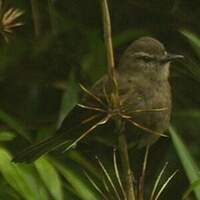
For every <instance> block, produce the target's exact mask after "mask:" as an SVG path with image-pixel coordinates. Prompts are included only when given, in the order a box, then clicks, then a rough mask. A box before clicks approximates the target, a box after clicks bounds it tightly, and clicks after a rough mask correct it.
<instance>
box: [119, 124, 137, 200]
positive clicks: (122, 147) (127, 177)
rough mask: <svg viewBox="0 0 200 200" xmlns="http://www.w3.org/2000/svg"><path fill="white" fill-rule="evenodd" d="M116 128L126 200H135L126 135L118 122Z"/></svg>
mask: <svg viewBox="0 0 200 200" xmlns="http://www.w3.org/2000/svg"><path fill="white" fill-rule="evenodd" d="M116 127H117V129H116V131H117V132H118V148H119V152H120V158H121V165H122V171H123V177H124V184H125V190H126V194H127V200H135V199H136V198H135V192H134V185H133V173H132V171H131V167H130V161H129V153H128V145H127V140H126V135H125V132H124V124H123V123H122V122H121V121H119V120H118V121H117V122H116Z"/></svg>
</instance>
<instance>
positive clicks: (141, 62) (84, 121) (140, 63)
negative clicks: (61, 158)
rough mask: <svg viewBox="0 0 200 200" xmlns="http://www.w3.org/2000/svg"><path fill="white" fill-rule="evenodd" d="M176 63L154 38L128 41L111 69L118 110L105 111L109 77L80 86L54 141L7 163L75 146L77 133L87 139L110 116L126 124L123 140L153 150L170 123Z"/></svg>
mask: <svg viewBox="0 0 200 200" xmlns="http://www.w3.org/2000/svg"><path fill="white" fill-rule="evenodd" d="M180 58H183V56H182V55H176V54H171V53H168V52H167V51H166V49H165V47H164V45H163V44H162V43H161V42H160V41H158V40H157V39H155V38H152V37H148V36H143V37H141V38H139V39H137V40H135V41H133V42H132V43H131V44H130V46H129V47H128V48H127V49H126V50H125V52H124V53H123V54H122V56H121V58H120V60H119V64H118V66H117V68H116V69H115V78H116V82H117V90H118V95H119V99H120V100H119V101H120V105H119V107H117V108H116V107H114V108H113V107H112V106H110V105H109V99H110V98H109V97H110V96H111V95H110V94H111V93H112V89H113V88H112V84H111V80H110V77H109V75H108V74H105V75H104V76H103V77H102V78H100V79H99V80H98V81H97V82H96V83H95V84H94V86H92V87H91V89H90V90H87V89H86V88H84V87H83V86H82V89H83V90H84V92H85V95H83V97H82V99H81V103H80V104H77V106H75V108H74V109H73V110H72V111H71V112H70V113H69V114H68V115H67V117H66V119H65V120H64V121H63V123H62V125H61V127H60V128H59V129H58V131H57V132H56V133H55V134H54V135H53V136H51V137H50V138H47V139H45V140H43V141H41V142H39V143H36V144H32V145H31V146H29V147H27V148H25V149H24V150H22V151H21V152H19V153H17V154H16V155H15V156H14V158H13V160H12V161H13V162H26V163H30V162H33V161H35V160H37V159H38V158H39V157H41V156H42V155H43V154H46V153H48V152H50V151H53V150H55V149H57V148H59V147H60V146H62V145H64V144H66V143H68V142H69V141H71V140H69V138H70V137H69V135H70V133H74V134H75V133H78V134H79V135H80V137H78V139H77V140H76V141H75V142H74V143H73V144H75V143H77V142H78V141H79V140H80V139H82V137H83V136H82V135H81V133H84V134H83V135H87V134H88V133H89V132H90V131H93V130H94V129H95V128H96V127H97V126H100V125H103V124H105V123H107V122H108V121H109V120H111V121H112V118H114V117H115V116H120V117H121V118H122V119H123V120H125V121H126V125H125V129H126V130H127V132H128V133H127V137H128V138H130V140H133V142H134V143H136V144H137V146H138V147H145V146H147V145H152V144H153V143H155V142H156V141H157V140H158V138H159V137H160V136H162V135H164V133H165V131H166V130H167V128H168V126H169V123H170V115H171V102H172V100H171V88H170V83H169V76H170V63H171V61H173V60H176V59H180ZM113 116H114V117H113ZM69 119H73V120H72V121H74V123H72V122H70V123H69ZM94 121H95V123H96V125H95V124H94ZM135 128H136V129H135ZM126 130H125V131H126ZM133 130H134V131H133ZM136 132H137V134H136ZM140 132H141V133H140ZM138 133H139V134H138ZM72 135H73V134H72ZM132 135H137V137H132ZM138 135H139V136H138ZM105 137H106V136H105ZM128 141H129V139H128ZM71 146H72V145H70V147H71Z"/></svg>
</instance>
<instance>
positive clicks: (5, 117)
mask: <svg viewBox="0 0 200 200" xmlns="http://www.w3.org/2000/svg"><path fill="white" fill-rule="evenodd" d="M0 120H1V121H2V122H3V123H5V124H6V125H8V126H9V127H10V128H13V129H14V130H15V131H16V132H17V133H19V134H20V135H21V136H22V137H24V138H26V139H27V140H29V141H30V139H29V137H28V134H27V131H26V130H25V129H24V127H23V126H22V125H21V123H19V122H18V121H17V120H16V119H15V118H14V117H11V116H10V115H9V114H7V113H6V112H4V111H2V110H0Z"/></svg>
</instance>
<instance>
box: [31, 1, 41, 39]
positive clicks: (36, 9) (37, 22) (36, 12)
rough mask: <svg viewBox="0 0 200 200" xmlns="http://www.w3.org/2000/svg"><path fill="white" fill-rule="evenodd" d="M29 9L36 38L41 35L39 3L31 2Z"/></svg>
mask: <svg viewBox="0 0 200 200" xmlns="http://www.w3.org/2000/svg"><path fill="white" fill-rule="evenodd" d="M31 8H32V15H33V23H34V29H35V35H36V37H37V36H39V35H40V34H41V30H42V26H41V16H40V10H39V1H38V0H31Z"/></svg>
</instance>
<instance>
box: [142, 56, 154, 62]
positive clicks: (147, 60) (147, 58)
mask: <svg viewBox="0 0 200 200" xmlns="http://www.w3.org/2000/svg"><path fill="white" fill-rule="evenodd" d="M142 59H143V60H144V61H145V62H150V61H151V60H152V57H150V56H143V57H142Z"/></svg>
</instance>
